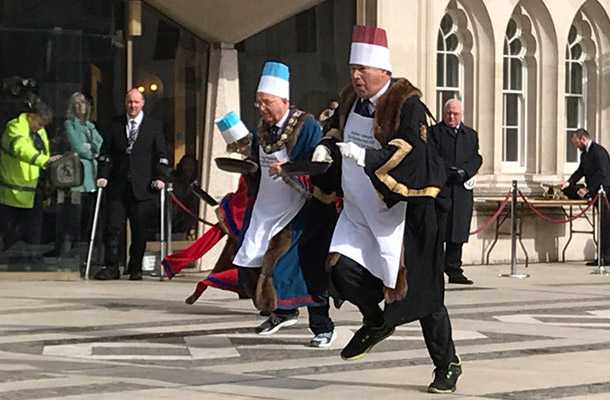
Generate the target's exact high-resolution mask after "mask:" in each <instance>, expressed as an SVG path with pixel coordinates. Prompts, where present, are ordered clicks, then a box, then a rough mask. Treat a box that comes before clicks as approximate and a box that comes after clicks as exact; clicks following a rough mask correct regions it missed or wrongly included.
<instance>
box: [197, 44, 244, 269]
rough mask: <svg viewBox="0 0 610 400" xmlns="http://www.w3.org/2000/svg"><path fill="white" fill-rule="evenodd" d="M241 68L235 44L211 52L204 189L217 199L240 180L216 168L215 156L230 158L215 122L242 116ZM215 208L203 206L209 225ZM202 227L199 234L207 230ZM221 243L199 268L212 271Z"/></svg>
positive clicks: (205, 257) (220, 45)
mask: <svg viewBox="0 0 610 400" xmlns="http://www.w3.org/2000/svg"><path fill="white" fill-rule="evenodd" d="M238 72H239V68H238V59H237V50H235V47H234V46H233V45H232V44H226V43H219V44H215V45H214V46H213V47H212V48H211V49H210V58H209V69H208V87H207V106H206V125H205V130H204V135H205V137H204V138H203V141H202V142H203V151H202V154H203V163H202V168H203V171H202V174H201V176H202V187H203V188H204V189H205V190H206V191H207V192H208V193H209V194H210V195H212V196H213V197H214V198H220V197H222V196H224V195H225V194H227V193H229V192H232V191H234V190H235V189H236V188H237V184H238V181H239V175H238V174H231V173H227V172H223V171H221V170H219V169H218V168H217V167H216V164H215V163H214V159H215V158H216V157H227V156H228V154H227V152H226V143H225V141H224V139H223V138H222V135H221V134H220V132H219V131H218V129H217V128H216V125H215V123H214V120H215V119H216V118H218V117H220V116H222V115H224V114H225V113H227V112H229V111H235V112H236V113H237V114H240V109H239V73H238ZM214 211H215V208H213V207H210V206H205V207H203V211H202V213H201V215H202V216H204V218H205V219H206V220H208V221H210V222H215V221H216V215H215V212H214ZM207 229H208V228H207V227H204V226H202V225H201V224H200V229H199V231H200V232H202V231H204V230H207ZM222 246H223V243H220V244H219V245H217V246H216V247H214V248H213V249H212V251H210V252H209V253H208V254H206V255H205V256H204V257H203V260H202V263H201V264H200V269H211V268H212V267H213V266H214V264H215V262H216V260H217V259H218V257H219V255H220V251H221V250H222Z"/></svg>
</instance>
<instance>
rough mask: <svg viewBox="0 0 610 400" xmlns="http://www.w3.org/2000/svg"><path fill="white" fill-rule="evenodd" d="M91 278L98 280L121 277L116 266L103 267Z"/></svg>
mask: <svg viewBox="0 0 610 400" xmlns="http://www.w3.org/2000/svg"><path fill="white" fill-rule="evenodd" d="M93 279H97V280H98V281H111V280H115V279H121V272H120V271H119V268H118V267H104V268H102V269H100V270H99V271H98V272H97V274H95V276H94V277H93Z"/></svg>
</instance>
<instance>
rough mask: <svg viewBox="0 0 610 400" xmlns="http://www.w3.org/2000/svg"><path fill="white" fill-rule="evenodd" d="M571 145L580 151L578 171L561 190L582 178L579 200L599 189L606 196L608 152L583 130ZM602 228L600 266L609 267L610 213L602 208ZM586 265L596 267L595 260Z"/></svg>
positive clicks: (609, 172)
mask: <svg viewBox="0 0 610 400" xmlns="http://www.w3.org/2000/svg"><path fill="white" fill-rule="evenodd" d="M570 141H571V142H572V144H573V145H574V146H575V147H576V148H578V149H579V150H580V151H581V154H580V164H579V165H578V169H576V171H574V173H573V174H572V175H571V176H570V179H568V181H567V182H565V183H563V184H562V189H566V188H568V187H574V188H575V187H576V183H578V181H579V180H580V179H581V178H582V177H584V178H585V183H586V185H587V187H586V188H582V189H580V190H578V192H577V193H578V195H579V196H580V197H581V198H590V197H593V196H595V194H596V193H597V192H598V191H599V188H600V187H603V188H604V191H605V192H606V196H608V190H610V157H609V156H608V151H607V150H606V149H605V148H604V147H602V146H601V145H600V144H598V143H596V142H594V141H593V140H591V135H590V134H589V132H587V131H586V130H584V129H578V130H576V131H575V132H574V133H573V134H572V136H571V137H570ZM601 213H602V218H601V220H602V226H601V229H600V236H601V237H600V244H601V248H602V249H601V250H602V251H601V254H602V265H610V213H608V210H607V209H606V207H602V210H601ZM587 265H598V264H597V260H595V261H592V262H589V263H587Z"/></svg>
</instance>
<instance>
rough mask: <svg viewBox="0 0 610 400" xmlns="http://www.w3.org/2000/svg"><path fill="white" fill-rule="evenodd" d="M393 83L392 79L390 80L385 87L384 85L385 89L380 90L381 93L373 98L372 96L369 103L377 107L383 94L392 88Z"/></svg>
mask: <svg viewBox="0 0 610 400" xmlns="http://www.w3.org/2000/svg"><path fill="white" fill-rule="evenodd" d="M391 82H392V79H388V81H387V82H386V84H385V85H383V87H382V88H381V89H379V91H378V92H377V93H375V94H374V95H373V96H371V97H370V98H369V101H370V102H371V104H373V107H376V106H377V101H378V100H379V98H380V97H381V96H383V94H384V93H385V92H387V91H388V88H389V87H390V83H391Z"/></svg>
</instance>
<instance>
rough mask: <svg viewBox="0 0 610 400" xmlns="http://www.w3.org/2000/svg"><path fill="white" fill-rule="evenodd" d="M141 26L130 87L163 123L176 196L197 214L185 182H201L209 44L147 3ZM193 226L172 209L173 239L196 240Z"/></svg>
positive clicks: (153, 229) (154, 226)
mask: <svg viewBox="0 0 610 400" xmlns="http://www.w3.org/2000/svg"><path fill="white" fill-rule="evenodd" d="M142 29H143V30H142V35H141V36H139V37H135V38H134V41H133V57H134V61H133V65H134V76H133V85H134V86H135V87H137V88H139V89H140V91H142V92H143V94H144V96H145V99H146V105H145V107H144V112H145V113H146V114H147V115H149V116H151V117H152V118H154V119H156V120H159V121H161V122H162V124H163V127H164V130H165V135H166V140H167V143H168V146H169V149H170V158H171V159H170V164H171V165H172V166H174V167H175V172H174V175H173V178H172V180H173V185H174V194H175V195H176V197H177V198H178V199H179V200H180V202H181V203H182V204H184V205H185V206H187V207H188V208H189V209H190V210H191V211H192V212H193V213H194V214H195V215H198V213H199V205H200V204H199V201H198V200H197V198H196V197H195V195H194V194H193V193H192V192H191V191H190V189H189V186H190V184H191V183H193V182H194V181H199V180H200V176H199V174H200V172H201V162H202V159H203V157H202V156H201V143H200V142H199V144H198V141H197V137H199V138H202V137H203V135H202V131H203V118H204V116H203V113H204V112H205V93H204V92H203V90H204V88H205V86H206V85H205V83H206V79H207V65H208V55H209V45H208V43H207V42H204V41H203V40H201V39H199V38H198V37H196V36H195V35H193V34H192V33H191V32H189V31H187V30H185V29H183V28H182V27H181V26H179V25H177V24H176V23H174V22H173V21H172V20H170V19H169V18H166V17H165V16H164V15H162V14H161V13H159V12H158V11H157V10H155V9H154V8H152V7H150V6H147V5H146V4H144V5H143V7H142ZM204 140H205V138H204ZM168 201H169V199H168ZM159 219H160V215H157V216H156V218H153V219H151V221H150V226H149V229H150V239H151V240H153V239H154V240H158V239H159V231H160V221H159ZM196 228H197V220H196V219H194V218H193V217H192V216H190V215H188V214H186V213H185V212H183V211H181V210H179V209H178V207H173V212H172V233H173V240H174V242H179V241H185V240H187V239H188V240H190V239H194V238H195V236H196ZM177 245H179V244H177ZM150 246H151V249H152V248H154V247H156V246H155V244H154V243H152V244H150Z"/></svg>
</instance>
